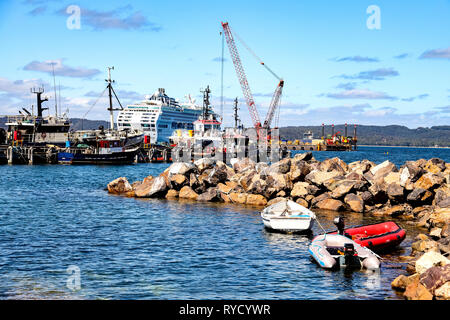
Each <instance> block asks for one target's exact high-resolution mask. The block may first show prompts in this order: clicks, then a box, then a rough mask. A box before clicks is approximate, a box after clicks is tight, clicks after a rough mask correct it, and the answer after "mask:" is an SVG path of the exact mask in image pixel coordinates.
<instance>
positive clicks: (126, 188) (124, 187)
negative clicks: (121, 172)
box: [108, 177, 133, 194]
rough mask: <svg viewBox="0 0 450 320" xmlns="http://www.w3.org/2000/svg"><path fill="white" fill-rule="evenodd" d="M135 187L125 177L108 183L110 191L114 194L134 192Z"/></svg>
mask: <svg viewBox="0 0 450 320" xmlns="http://www.w3.org/2000/svg"><path fill="white" fill-rule="evenodd" d="M132 191H133V187H132V186H131V184H130V183H129V182H128V179H127V178H125V177H120V178H117V179H115V180H113V181H111V182H110V183H108V192H109V193H112V194H128V193H132Z"/></svg>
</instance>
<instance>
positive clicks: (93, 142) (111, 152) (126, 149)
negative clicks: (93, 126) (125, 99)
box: [58, 67, 144, 164]
mask: <svg viewBox="0 0 450 320" xmlns="http://www.w3.org/2000/svg"><path fill="white" fill-rule="evenodd" d="M111 70H114V67H108V79H107V80H106V82H108V86H107V89H108V92H109V108H108V109H107V110H108V111H109V112H110V126H111V127H110V128H109V129H104V127H103V126H100V127H99V129H98V130H87V131H76V132H73V133H71V137H70V140H68V141H67V142H66V148H65V149H61V150H60V151H59V152H58V163H60V164H131V163H133V162H134V160H135V158H136V155H137V153H138V152H139V147H140V145H141V143H142V142H143V140H144V133H143V132H142V131H140V130H137V129H124V130H116V129H114V114H113V112H114V111H117V110H123V108H122V104H121V103H120V101H119V99H118V97H117V95H116V93H115V91H114V89H113V87H112V83H114V80H112V79H111ZM113 94H114V97H115V98H116V100H117V102H118V103H119V105H120V106H121V109H116V108H114V107H113V104H112V101H113Z"/></svg>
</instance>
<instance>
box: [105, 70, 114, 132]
mask: <svg viewBox="0 0 450 320" xmlns="http://www.w3.org/2000/svg"><path fill="white" fill-rule="evenodd" d="M111 70H114V67H108V79H107V80H106V82H108V94H109V109H108V111H109V121H110V125H111V130H114V112H113V111H114V109H113V105H112V85H111V84H112V82H114V80H111Z"/></svg>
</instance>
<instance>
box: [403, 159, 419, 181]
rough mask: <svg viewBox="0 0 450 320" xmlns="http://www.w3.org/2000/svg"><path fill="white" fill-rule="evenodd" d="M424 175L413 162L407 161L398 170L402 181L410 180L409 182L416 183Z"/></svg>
mask: <svg viewBox="0 0 450 320" xmlns="http://www.w3.org/2000/svg"><path fill="white" fill-rule="evenodd" d="M423 173H424V171H423V169H422V167H421V166H419V165H418V164H417V163H416V162H414V161H407V162H406V163H405V164H404V165H403V166H402V169H401V170H400V175H401V176H402V177H401V180H402V181H406V180H408V179H409V180H410V181H411V182H416V181H417V180H419V178H420V177H421V176H422V174H423Z"/></svg>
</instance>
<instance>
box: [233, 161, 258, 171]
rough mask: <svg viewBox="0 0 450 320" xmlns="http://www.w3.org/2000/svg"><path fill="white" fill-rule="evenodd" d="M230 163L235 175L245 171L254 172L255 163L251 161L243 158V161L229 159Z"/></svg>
mask: <svg viewBox="0 0 450 320" xmlns="http://www.w3.org/2000/svg"><path fill="white" fill-rule="evenodd" d="M230 163H231V164H232V166H233V170H234V171H235V172H237V173H240V172H243V171H246V170H249V169H251V170H254V169H255V165H256V163H255V162H254V161H253V160H251V159H250V158H243V159H236V160H235V159H231V160H230Z"/></svg>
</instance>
